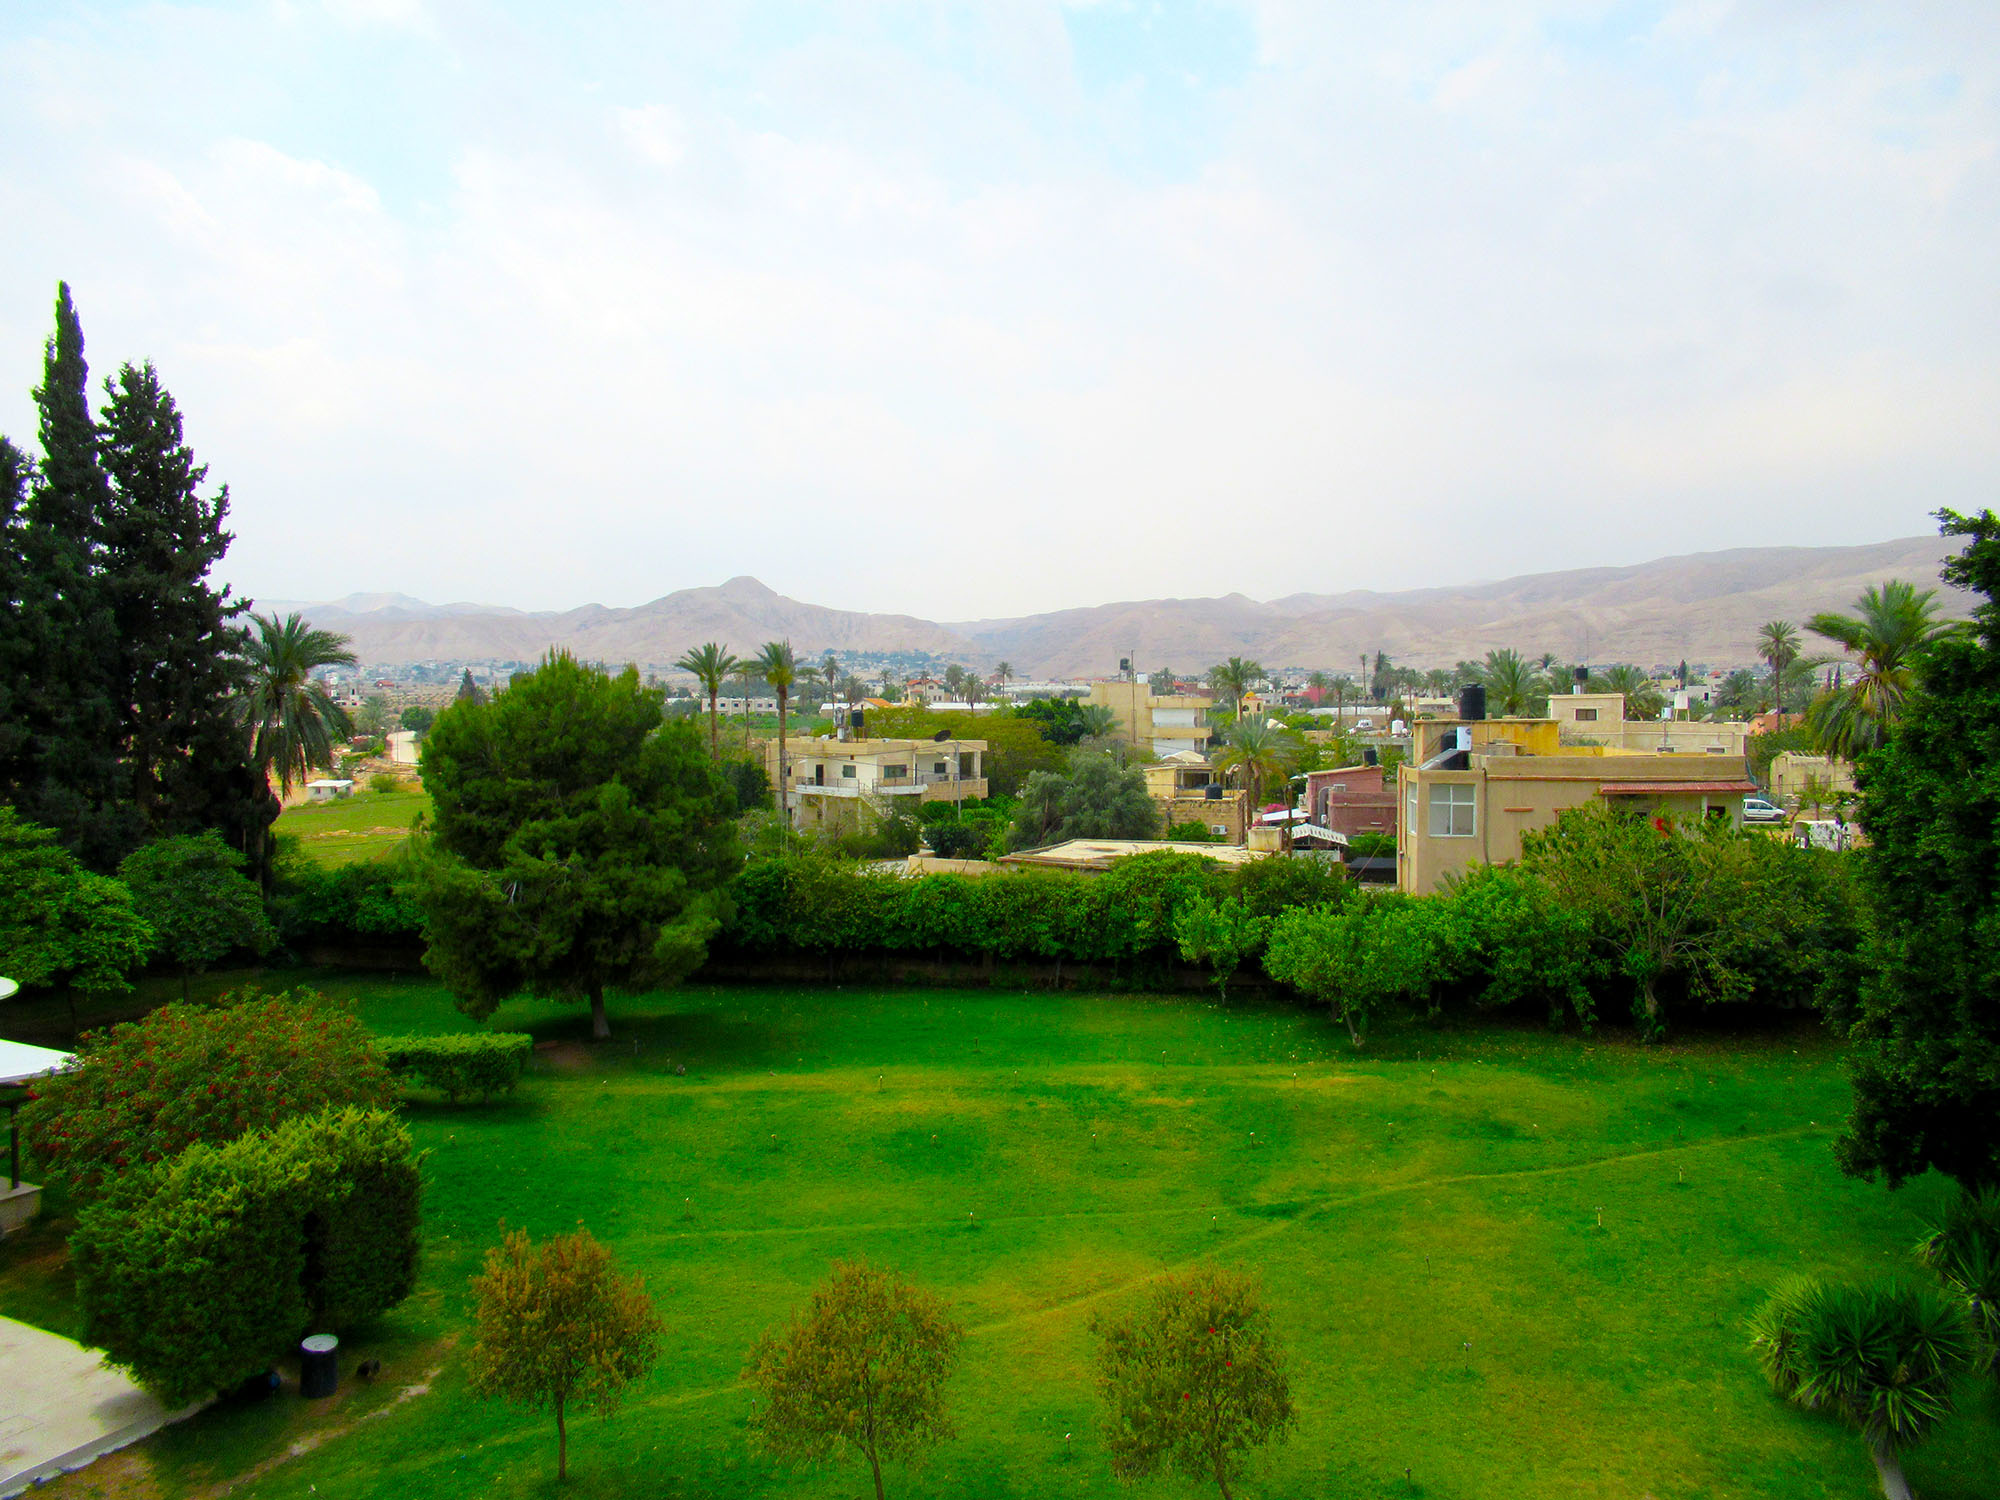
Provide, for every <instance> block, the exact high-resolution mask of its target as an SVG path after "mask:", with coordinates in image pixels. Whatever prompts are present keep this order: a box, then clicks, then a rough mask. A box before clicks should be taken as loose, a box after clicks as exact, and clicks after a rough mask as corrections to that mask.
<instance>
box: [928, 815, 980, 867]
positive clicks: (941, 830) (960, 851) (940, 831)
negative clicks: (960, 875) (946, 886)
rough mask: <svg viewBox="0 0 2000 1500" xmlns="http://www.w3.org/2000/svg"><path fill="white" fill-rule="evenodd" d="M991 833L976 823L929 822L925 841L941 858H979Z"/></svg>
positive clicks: (932, 851)
mask: <svg viewBox="0 0 2000 1500" xmlns="http://www.w3.org/2000/svg"><path fill="white" fill-rule="evenodd" d="M990 839H991V835H990V834H989V833H988V832H987V831H986V830H985V829H984V828H982V827H980V826H979V825H978V824H976V823H929V824H926V825H925V827H924V842H925V843H927V844H929V845H930V846H931V853H933V854H935V855H936V856H937V857H938V858H939V859H979V858H981V857H983V856H984V855H985V853H986V846H987V844H988V842H989V841H990Z"/></svg>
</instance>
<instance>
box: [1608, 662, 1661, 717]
mask: <svg viewBox="0 0 2000 1500" xmlns="http://www.w3.org/2000/svg"><path fill="white" fill-rule="evenodd" d="M1597 680H1598V683H1599V684H1600V686H1599V687H1598V691H1599V692H1604V693H1622V694H1624V697H1625V717H1626V718H1628V719H1657V718H1658V717H1659V716H1660V710H1661V709H1662V708H1665V707H1666V703H1667V700H1666V699H1664V698H1662V697H1661V696H1660V690H1659V689H1658V688H1657V687H1655V686H1653V679H1652V678H1650V677H1648V676H1647V675H1646V674H1645V673H1644V672H1642V671H1640V670H1639V669H1638V668H1637V667H1633V666H1626V665H1623V664H1620V665H1618V666H1615V667H1611V668H1608V669H1607V670H1606V671H1605V673H1604V675H1603V676H1602V677H1600V678H1598V679H1597Z"/></svg>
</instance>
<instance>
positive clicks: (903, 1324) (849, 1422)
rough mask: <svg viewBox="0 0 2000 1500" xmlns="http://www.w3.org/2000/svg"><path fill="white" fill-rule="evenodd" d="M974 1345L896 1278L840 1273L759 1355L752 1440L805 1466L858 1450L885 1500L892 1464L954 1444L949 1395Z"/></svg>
mask: <svg viewBox="0 0 2000 1500" xmlns="http://www.w3.org/2000/svg"><path fill="white" fill-rule="evenodd" d="M964 1339H965V1333H964V1330H963V1329H961V1328H960V1327H959V1326H958V1324H957V1323H956V1322H955V1321H954V1320H953V1319H952V1316H951V1314H950V1311H949V1310H948V1309H947V1308H946V1306H945V1304H944V1302H943V1301H942V1300H941V1299H940V1298H938V1297H937V1296H935V1295H934V1294H932V1293H930V1292H927V1291H925V1290H924V1289H923V1288H921V1287H918V1286H914V1285H912V1284H911V1283H910V1282H908V1281H906V1280H904V1279H903V1278H902V1277H900V1276H898V1275H896V1274H895V1273H894V1272H892V1271H882V1270H877V1269H875V1268H874V1267H872V1266H867V1265H859V1264H856V1265H847V1264H836V1265H835V1266H834V1268H833V1272H832V1274H831V1275H830V1276H828V1277H827V1279H826V1280H825V1281H824V1282H822V1283H821V1284H820V1285H819V1286H818V1287H816V1288H815V1289H814V1291H813V1294H812V1297H811V1298H810V1300H808V1302H807V1303H806V1306H805V1307H804V1308H803V1309H801V1310H800V1311H798V1312H796V1313H794V1314H793V1316H792V1318H791V1321H790V1322H789V1323H787V1324H786V1325H785V1326H784V1327H782V1328H776V1329H773V1330H771V1331H770V1332H769V1333H767V1334H765V1335H764V1337H763V1338H762V1339H761V1340H759V1341H758V1344H757V1347H756V1349H755V1350H754V1351H752V1353H751V1355H750V1363H749V1365H748V1367H747V1368H746V1369H745V1370H744V1372H743V1376H744V1379H745V1380H747V1381H748V1382H749V1383H750V1385H751V1387H752V1388H753V1389H754V1390H755V1391H756V1392H757V1395H758V1399H759V1405H758V1407H757V1409H756V1410H755V1412H753V1413H752V1415H751V1418H750V1428H751V1431H752V1432H753V1433H754V1434H755V1435H756V1437H757V1439H758V1440H759V1441H760V1442H761V1443H762V1444H763V1445H764V1446H765V1447H766V1448H768V1449H770V1450H771V1451H772V1452H773V1453H776V1454H778V1455H779V1456H780V1457H783V1458H788V1459H792V1460H794V1461H796V1462H803V1463H820V1462H824V1461H825V1460H826V1459H827V1458H828V1457H829V1456H830V1455H831V1454H832V1453H833V1452H834V1450H835V1449H836V1448H838V1447H840V1446H842V1445H846V1446H849V1447H852V1448H853V1449H855V1450H856V1451H857V1452H858V1453H860V1455H861V1456H862V1457H864V1458H866V1459H867V1460H868V1471H869V1474H870V1475H871V1477H872V1478H873V1479H874V1481H875V1500H884V1496H885V1493H886V1492H885V1491H884V1489H883V1486H882V1460H883V1459H885V1458H886V1459H889V1460H891V1461H895V1460H900V1459H913V1458H917V1457H920V1456H921V1455H923V1454H925V1453H927V1452H929V1451H930V1450H931V1449H933V1448H935V1447H936V1446H938V1444H940V1443H943V1442H946V1441H948V1440H949V1439H950V1438H951V1437H952V1436H953V1427H952V1422H951V1415H950V1411H949V1410H948V1408H947V1406H946V1403H945V1391H944V1388H945V1383H946V1382H947V1381H949V1380H950V1379H951V1373H952V1370H953V1369H954V1367H955V1366H956V1365H957V1362H958V1349H959V1345H960V1344H961V1343H962V1342H964Z"/></svg>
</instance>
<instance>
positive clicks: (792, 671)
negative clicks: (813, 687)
mask: <svg viewBox="0 0 2000 1500" xmlns="http://www.w3.org/2000/svg"><path fill="white" fill-rule="evenodd" d="M754 665H755V667H756V668H757V673H758V675H759V676H761V677H762V678H763V679H764V680H765V681H766V682H768V683H770V684H771V689H772V691H773V692H775V693H776V694H777V695H778V811H779V812H780V813H782V814H783V815H784V816H785V817H787V818H789V817H790V816H791V815H792V784H791V783H790V782H789V781H787V780H786V779H785V704H786V700H787V699H789V698H790V697H791V694H792V683H793V682H794V681H796V680H797V678H798V671H799V666H798V660H797V658H795V657H794V656H793V655H792V643H791V642H790V641H766V642H765V643H764V649H763V650H762V651H759V652H758V653H757V660H756V662H755V663H754Z"/></svg>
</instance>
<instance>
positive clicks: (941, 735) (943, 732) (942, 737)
mask: <svg viewBox="0 0 2000 1500" xmlns="http://www.w3.org/2000/svg"><path fill="white" fill-rule="evenodd" d="M931 738H932V739H934V740H936V741H937V742H938V743H939V744H940V745H942V744H943V743H944V742H945V741H946V740H948V739H950V738H951V731H950V730H949V729H940V730H939V731H938V732H937V733H936V734H934V735H932V736H931Z"/></svg>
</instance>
